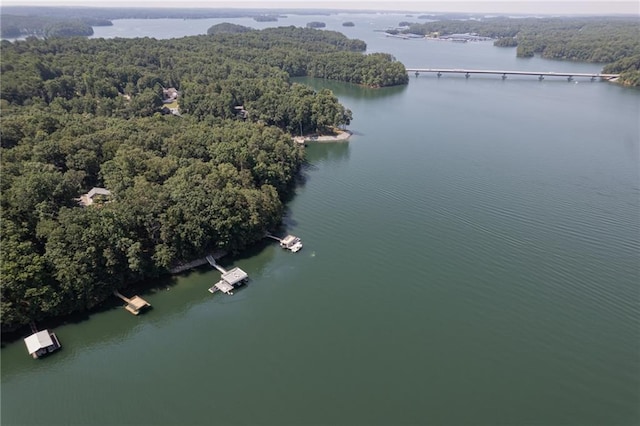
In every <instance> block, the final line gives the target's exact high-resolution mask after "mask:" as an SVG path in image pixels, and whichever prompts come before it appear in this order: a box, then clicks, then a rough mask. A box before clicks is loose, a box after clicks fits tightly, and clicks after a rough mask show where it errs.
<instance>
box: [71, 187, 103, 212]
mask: <svg viewBox="0 0 640 426" xmlns="http://www.w3.org/2000/svg"><path fill="white" fill-rule="evenodd" d="M110 196H111V191H109V190H108V189H105V188H92V189H91V191H89V192H87V193H86V194H83V195H81V196H80V198H78V199H77V200H78V202H79V203H80V205H81V206H85V207H86V206H90V205H91V204H93V203H94V198H95V197H110Z"/></svg>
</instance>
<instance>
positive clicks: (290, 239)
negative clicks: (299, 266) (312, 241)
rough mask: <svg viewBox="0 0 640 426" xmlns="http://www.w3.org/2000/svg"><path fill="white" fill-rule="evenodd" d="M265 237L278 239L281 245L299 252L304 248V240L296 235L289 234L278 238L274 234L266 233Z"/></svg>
mask: <svg viewBox="0 0 640 426" xmlns="http://www.w3.org/2000/svg"><path fill="white" fill-rule="evenodd" d="M265 237H267V238H271V239H272V240H276V241H278V242H279V243H280V247H282V248H284V249H287V250H290V251H292V252H293V253H297V252H299V251H300V250H301V249H302V240H301V239H300V238H298V237H296V236H295V235H287V236H286V237H284V238H278V237H276V236H275V235H272V234H266V235H265Z"/></svg>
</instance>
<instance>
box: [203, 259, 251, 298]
mask: <svg viewBox="0 0 640 426" xmlns="http://www.w3.org/2000/svg"><path fill="white" fill-rule="evenodd" d="M206 259H207V262H209V264H210V265H211V266H213V267H214V268H216V269H217V270H218V271H220V273H221V274H222V276H221V277H220V278H221V279H220V281H218V282H217V283H215V284H214V285H213V286H212V287H211V288H209V293H212V294H213V293H215V292H216V291H221V292H223V293H225V294H229V295H232V294H233V291H232V290H233V289H234V288H235V287H237V286H240V285H242V284H244V283H245V282H246V281H247V279H248V278H249V275H248V274H247V273H246V272H245V271H243V270H242V269H240V268H238V267H235V268H233V269H231V270H229V271H227V270H226V269H224V268H223V267H222V266H220V265H218V263H217V262H216V260H215V259H214V257H213V256H211V255H209V256H207V257H206Z"/></svg>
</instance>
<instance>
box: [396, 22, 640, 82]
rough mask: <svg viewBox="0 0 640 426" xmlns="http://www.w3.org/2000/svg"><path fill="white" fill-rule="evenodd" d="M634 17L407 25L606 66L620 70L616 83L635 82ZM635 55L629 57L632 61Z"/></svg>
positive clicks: (415, 30)
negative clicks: (619, 76) (469, 35)
mask: <svg viewBox="0 0 640 426" xmlns="http://www.w3.org/2000/svg"><path fill="white" fill-rule="evenodd" d="M639 25H640V20H639V19H638V17H581V18H577V17H574V18H517V19H516V18H505V17H498V18H488V19H473V20H443V21H435V22H427V23H415V24H411V25H410V27H409V29H408V30H406V31H407V32H409V33H412V34H420V35H435V34H437V35H439V36H442V35H449V34H462V33H475V34H478V35H480V36H483V37H491V38H494V39H496V40H495V42H494V44H495V45H496V46H499V47H516V54H517V56H519V57H531V56H533V55H535V54H538V55H540V56H542V57H543V58H549V59H560V60H571V61H583V62H595V63H602V64H607V65H606V66H605V68H604V70H603V72H616V73H618V72H619V73H622V75H621V79H620V80H621V81H620V82H621V83H622V84H626V85H631V86H638V85H639V84H640V68H639V67H638V63H639V61H638V56H639V55H640V31H638V28H639ZM633 58H635V59H633Z"/></svg>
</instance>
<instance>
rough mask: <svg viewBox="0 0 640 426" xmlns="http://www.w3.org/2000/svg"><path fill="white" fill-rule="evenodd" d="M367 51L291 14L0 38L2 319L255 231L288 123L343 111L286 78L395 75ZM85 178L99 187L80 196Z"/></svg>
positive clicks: (297, 157)
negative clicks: (159, 28)
mask: <svg viewBox="0 0 640 426" xmlns="http://www.w3.org/2000/svg"><path fill="white" fill-rule="evenodd" d="M222 29H223V30H224V29H225V28H224V27H223V28H222ZM226 29H227V30H231V31H237V30H238V29H237V28H235V27H229V26H227V27H226ZM211 32H212V33H216V31H215V30H213V31H211ZM365 48H366V45H365V44H364V42H362V41H359V40H349V39H347V38H346V37H344V36H343V35H341V34H339V33H335V32H330V31H318V30H314V29H305V28H293V27H285V28H277V29H267V30H262V31H256V30H252V31H248V32H240V33H233V34H232V33H228V32H224V31H223V32H222V33H218V34H214V35H206V36H196V37H185V38H181V39H170V40H155V39H149V38H143V39H110V40H105V39H85V38H49V39H43V40H42V39H36V38H34V37H31V38H27V40H25V41H17V42H13V43H12V42H8V41H3V42H2V61H1V64H0V77H1V79H2V87H1V90H0V107H1V108H0V114H1V121H0V142H1V147H0V161H1V167H2V179H1V180H0V207H1V209H2V221H1V222H0V227H1V228H0V231H1V232H2V250H1V251H0V255H1V259H2V261H1V263H0V268H1V269H0V271H1V274H2V278H3V285H2V299H1V303H2V306H1V308H2V329H3V330H12V329H15V328H16V327H19V326H20V325H23V324H27V323H28V322H29V321H39V320H42V319H45V318H48V317H55V316H62V315H66V314H69V313H71V312H75V311H84V310H87V309H91V308H93V307H95V306H97V305H99V304H100V303H101V302H102V301H104V300H105V299H106V298H107V297H109V295H110V294H111V293H112V291H113V290H114V289H120V288H124V287H126V286H127V285H129V284H131V283H134V282H137V281H140V280H143V279H146V278H151V277H156V276H158V275H160V274H163V273H166V271H167V270H168V269H169V268H171V267H172V266H175V265H178V264H180V263H183V262H185V261H188V260H191V259H194V258H197V257H200V256H202V255H203V254H204V253H207V252H210V251H212V250H224V251H227V252H236V251H239V250H242V249H243V248H245V247H247V246H249V245H251V244H253V243H255V242H256V241H257V240H259V239H261V238H262V237H263V235H264V233H265V231H267V230H270V229H273V228H274V227H275V226H277V225H278V224H279V223H280V221H281V219H282V214H283V209H284V207H283V202H284V200H286V198H287V196H288V194H289V193H290V191H291V189H292V185H293V182H294V178H295V175H296V173H297V172H298V170H299V168H300V166H301V164H302V162H303V160H304V151H303V149H302V148H301V147H300V146H298V145H297V144H294V143H293V141H292V137H291V134H292V133H296V134H297V133H298V132H304V133H308V132H319V131H320V132H321V131H324V130H327V129H331V128H334V127H338V126H343V125H347V124H349V122H350V120H351V111H349V110H347V109H346V108H344V106H342V105H341V104H340V103H339V102H338V100H337V98H336V97H335V95H333V93H332V92H331V91H329V90H321V91H319V92H316V91H314V90H312V89H311V88H309V87H308V86H304V85H301V84H296V83H292V82H291V80H290V78H291V77H293V76H304V75H312V76H321V75H322V76H324V77H325V78H334V79H342V80H344V81H350V82H354V83H357V84H366V85H369V86H375V87H377V86H384V85H390V84H406V82H407V78H408V77H407V75H406V71H405V69H404V66H403V65H402V64H400V63H398V62H397V61H395V60H394V59H393V58H392V57H391V56H389V55H383V54H376V55H365V54H363V53H362V52H363V51H364V50H365ZM323 61H324V62H323ZM167 88H176V89H177V90H178V91H179V98H178V103H179V109H180V115H179V116H178V115H173V114H164V113H162V111H163V105H164V104H163V98H164V96H165V93H166V92H165V89H167ZM237 107H239V108H241V109H242V110H244V111H246V114H238V108H237ZM93 187H103V188H106V189H108V190H109V191H110V193H111V195H109V196H104V197H98V198H96V200H95V202H94V204H93V205H90V206H86V207H82V206H80V205H79V203H78V198H79V197H80V196H81V195H82V194H85V193H87V192H88V191H89V190H91V189H92V188H93Z"/></svg>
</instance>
